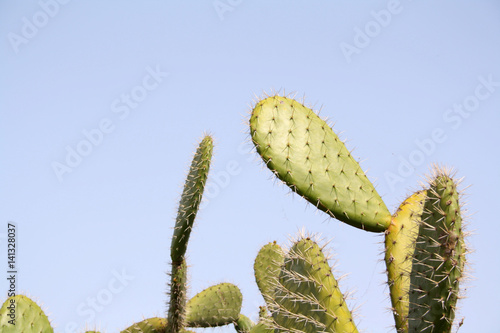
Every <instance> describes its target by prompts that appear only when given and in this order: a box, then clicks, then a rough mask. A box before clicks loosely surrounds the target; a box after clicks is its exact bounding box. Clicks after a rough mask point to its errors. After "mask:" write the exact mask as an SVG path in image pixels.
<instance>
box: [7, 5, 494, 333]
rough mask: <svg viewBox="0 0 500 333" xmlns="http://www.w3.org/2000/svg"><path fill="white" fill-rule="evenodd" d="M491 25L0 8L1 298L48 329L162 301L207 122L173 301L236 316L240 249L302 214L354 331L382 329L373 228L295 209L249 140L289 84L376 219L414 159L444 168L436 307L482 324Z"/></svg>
mask: <svg viewBox="0 0 500 333" xmlns="http://www.w3.org/2000/svg"><path fill="white" fill-rule="evenodd" d="M499 31H500V3H499V2H498V1H440V2H431V1H406V0H402V1H365V2H349V1H329V2H327V1H313V2H311V1H308V2H307V1H271V2H270V3H269V2H268V1H245V0H243V1H242V0H220V1H219V0H217V1H212V0H210V1H186V2H181V1H104V2H103V1H65V2H64V1H62V0H61V1H60V2H56V0H42V1H39V2H38V1H22V2H18V1H5V0H4V1H0V36H1V37H2V39H1V44H0V56H1V75H0V87H1V89H0V102H1V104H0V105H1V121H0V131H1V133H2V140H1V141H0V151H1V156H2V163H1V164H0V184H1V185H0V186H1V188H2V191H0V242H2V244H3V245H1V247H0V248H1V249H2V250H1V251H0V253H4V255H3V259H1V260H0V267H3V268H2V270H3V271H4V272H6V271H7V267H6V266H7V259H6V254H5V253H6V246H5V242H6V231H7V223H8V222H9V221H13V222H15V223H16V224H17V233H18V240H17V241H18V256H17V264H18V270H19V274H18V291H19V292H24V293H27V294H28V295H30V296H31V297H33V298H34V299H35V300H37V301H39V302H40V303H41V304H42V306H43V309H44V310H45V311H46V312H47V313H48V314H49V317H50V319H51V320H52V323H53V325H54V326H55V328H56V332H82V331H83V330H84V329H85V327H86V326H87V327H89V328H94V327H97V328H98V329H101V330H102V331H103V332H117V331H119V330H121V329H124V328H126V327H127V326H128V325H130V324H132V323H133V322H136V321H139V320H141V319H142V318H143V317H151V316H155V315H163V314H164V312H165V310H166V305H165V302H166V301H167V299H168V298H167V296H166V295H165V293H166V290H167V287H166V283H167V279H168V278H167V275H166V273H167V272H168V271H169V247H170V239H171V234H172V227H173V225H174V218H175V215H176V208H177V202H178V200H179V195H180V192H181V189H182V185H183V182H184V177H185V175H186V172H187V168H188V166H189V164H190V161H191V157H192V153H193V151H194V149H195V146H196V144H197V143H198V141H199V140H200V138H201V137H202V135H203V133H204V132H210V133H212V134H213V136H214V138H215V142H216V148H215V157H214V161H213V164H212V169H211V171H210V183H209V185H208V188H207V192H206V194H205V203H204V205H203V210H202V211H201V212H200V214H199V216H198V219H197V221H196V226H195V229H194V232H193V234H192V238H191V242H190V244H189V248H188V260H189V264H190V265H191V267H190V271H189V276H190V285H189V287H190V289H189V294H190V295H191V296H192V295H194V294H196V293H197V292H199V291H201V290H203V289H204V288H206V287H209V286H210V285H212V284H216V283H220V282H231V283H234V284H236V285H238V286H239V287H240V288H241V290H242V292H243V295H244V302H243V310H242V311H243V313H244V314H246V315H247V316H249V317H251V318H252V319H257V312H258V306H259V305H263V299H262V298H261V296H260V294H259V292H258V289H257V286H256V284H255V281H254V276H253V261H254V259H255V256H256V254H257V252H258V250H259V249H260V247H261V246H263V245H264V244H266V243H267V242H270V241H273V240H277V241H278V242H279V243H280V244H287V240H288V239H289V237H290V236H293V235H296V234H297V232H298V231H299V230H300V229H302V228H304V229H305V230H307V231H309V232H311V233H320V234H321V235H322V237H323V238H324V239H325V240H329V241H330V243H329V244H328V246H327V248H328V249H330V251H331V253H332V254H333V255H334V259H333V260H332V263H333V262H335V263H336V264H337V266H336V271H337V272H338V273H337V275H339V276H340V275H344V274H348V276H347V277H346V278H344V279H343V280H342V282H341V288H342V290H344V291H351V292H353V295H352V296H353V297H352V300H351V301H350V306H351V308H356V307H357V310H356V311H355V312H356V314H357V316H356V320H357V322H358V327H359V329H360V330H362V331H364V332H374V333H378V332H381V333H383V332H391V331H393V330H391V325H392V323H393V318H392V315H391V313H390V312H389V310H388V308H389V307H390V302H389V299H388V288H387V287H386V285H385V281H386V276H385V274H384V273H383V271H384V269H385V265H384V263H383V261H382V259H383V255H382V250H383V246H382V244H381V242H382V240H383V236H382V235H380V234H374V233H367V232H363V231H360V230H358V229H354V228H352V227H350V226H347V225H345V224H343V223H340V222H338V221H336V220H333V219H330V218H328V217H327V216H326V215H325V214H324V213H321V212H316V210H315V209H314V208H313V207H311V206H310V205H309V204H307V203H306V202H305V201H304V200H302V199H300V198H299V197H298V196H296V195H294V194H289V190H288V188H286V187H285V186H283V185H280V184H279V183H278V182H276V181H274V180H273V178H272V177H271V173H270V172H269V171H268V170H267V169H265V168H264V167H263V166H262V163H261V162H260V161H259V158H257V157H256V155H255V153H253V152H252V151H251V148H252V145H251V143H249V141H248V126H247V119H248V114H249V111H250V110H251V106H252V105H253V104H254V103H255V100H256V99H255V98H256V96H257V97H259V96H263V95H264V93H271V92H273V91H280V92H281V93H283V92H285V93H289V92H295V93H297V96H298V97H300V98H302V97H303V96H305V102H306V103H307V104H309V105H313V106H314V108H315V110H319V109H321V112H320V114H321V115H322V116H323V117H328V119H330V120H331V121H332V122H334V123H335V126H334V129H335V130H336V131H337V132H340V133H341V137H342V138H343V139H346V140H347V146H348V148H350V149H354V153H353V154H354V156H355V157H356V159H359V160H361V161H362V167H363V168H364V169H365V170H368V176H369V178H370V179H371V180H372V181H373V182H375V183H376V185H377V190H378V191H379V193H380V194H381V195H382V197H383V199H384V200H385V202H386V204H387V206H388V207H389V209H390V210H391V211H392V212H394V211H395V209H396V208H397V206H398V205H399V203H400V202H401V201H402V200H404V199H405V198H406V196H407V195H409V194H410V193H411V192H412V191H414V190H416V189H419V188H420V186H419V182H420V181H421V180H422V178H423V175H424V174H426V173H429V170H430V165H431V164H432V163H440V164H444V165H447V166H453V167H454V168H456V170H457V177H459V178H460V177H464V181H463V183H462V188H465V187H467V186H469V185H470V187H468V188H467V190H466V193H467V195H466V196H465V197H464V202H465V204H466V205H467V208H468V210H469V214H468V216H469V217H468V218H467V222H468V230H469V231H472V232H473V235H472V236H471V237H469V239H468V240H469V243H470V246H471V248H472V249H473V250H474V253H472V254H470V255H469V257H468V260H469V264H470V265H469V273H470V275H471V276H472V278H471V279H469V281H468V282H467V283H466V284H465V285H464V287H466V288H467V292H466V295H467V297H466V298H465V299H464V300H461V301H460V303H459V304H460V311H459V313H458V315H457V321H460V320H461V319H462V318H463V317H465V319H464V325H463V326H462V328H461V329H460V332H461V333H468V332H470V333H473V332H500V328H499V327H498V322H497V321H496V320H494V319H495V318H496V317H497V316H498V310H500V308H499V306H498V299H499V297H500V286H499V284H498V276H500V268H499V267H500V257H499V255H498V252H499V251H498V248H497V247H496V246H497V245H498V243H499V242H498V239H499V235H500V227H499V223H498V216H495V215H494V214H495V211H496V209H497V208H498V195H497V190H498V188H500V175H499V174H500V172H499V165H500V157H499V155H498V144H499V143H500V140H499V139H500V134H499V133H500V131H499V130H498V126H499V125H500V122H499V121H500V114H499V105H500V61H499V59H500V35H499ZM89 137H90V139H89ZM75 152H76V153H75ZM79 152H80V153H79ZM77 153H78V154H79V156H80V157H77V156H76V155H75V154H77ZM82 155H85V156H82ZM6 275H7V274H6V273H4V275H3V276H6ZM1 276H2V275H1V274H0V277H1ZM0 281H1V282H0V291H1V297H0V298H1V300H2V302H3V300H4V299H5V297H6V292H7V289H8V285H7V281H6V279H5V278H1V279H0ZM92 299H94V300H95V301H92ZM92 302H94V303H92ZM73 328H76V329H73ZM217 331H219V332H233V331H234V329H233V328H232V327H227V328H222V329H218V330H217Z"/></svg>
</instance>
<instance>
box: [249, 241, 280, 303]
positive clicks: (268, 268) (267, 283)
mask: <svg viewBox="0 0 500 333" xmlns="http://www.w3.org/2000/svg"><path fill="white" fill-rule="evenodd" d="M283 260H284V255H283V250H282V249H281V247H280V246H279V245H278V244H276V242H272V243H269V244H266V245H264V246H263V247H262V248H261V249H260V251H259V253H258V254H257V258H255V263H254V266H253V267H254V271H255V281H256V282H257V286H258V287H259V290H260V292H261V294H262V297H264V300H265V301H266V303H267V304H269V298H271V299H272V298H273V297H274V288H275V287H276V283H277V280H278V277H279V274H280V270H281V265H282V264H283Z"/></svg>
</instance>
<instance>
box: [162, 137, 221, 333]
mask: <svg viewBox="0 0 500 333" xmlns="http://www.w3.org/2000/svg"><path fill="white" fill-rule="evenodd" d="M212 151H213V140H212V138H211V137H210V136H208V135H207V136H205V137H204V138H203V140H202V141H201V143H200V145H199V147H198V149H197V150H196V153H195V154H194V157H193V161H192V163H191V168H190V169H189V173H188V175H187V179H186V183H185V185H184V190H183V192H182V196H181V200H180V203H179V209H178V213H177V219H176V221H175V228H174V235H173V237H172V244H171V246H170V258H171V260H172V272H171V274H170V304H169V308H168V324H167V325H168V330H169V332H172V333H177V332H179V331H180V330H181V329H182V328H184V327H185V322H184V321H185V315H186V302H187V299H186V285H187V275H186V274H187V265H186V259H185V254H186V249H187V244H188V240H189V236H190V235H191V230H192V229H193V224H194V219H195V217H196V214H197V212H198V209H199V207H200V203H201V199H202V196H203V190H204V188H205V183H206V180H207V177H208V171H209V169H210V161H211V158H212Z"/></svg>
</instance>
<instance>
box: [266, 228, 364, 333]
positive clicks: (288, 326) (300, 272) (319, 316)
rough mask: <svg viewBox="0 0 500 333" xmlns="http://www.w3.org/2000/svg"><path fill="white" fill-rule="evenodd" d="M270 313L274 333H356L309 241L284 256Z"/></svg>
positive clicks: (325, 261) (319, 251) (299, 242)
mask: <svg viewBox="0 0 500 333" xmlns="http://www.w3.org/2000/svg"><path fill="white" fill-rule="evenodd" d="M269 309H270V311H271V314H272V322H271V323H270V324H269V327H272V328H274V329H275V330H276V332H309V333H316V332H351V333H353V332H357V329H356V326H355V325H354V322H353V319H352V315H351V312H350V310H349V309H348V308H347V305H346V302H345V297H344V296H343V295H342V293H341V291H340V290H339V286H338V282H337V280H336V279H335V277H334V276H333V273H332V270H331V268H330V266H329V264H328V259H327V258H326V257H325V255H324V254H323V251H322V249H321V248H320V247H319V246H318V244H317V243H316V242H315V241H313V240H311V239H310V238H309V237H305V238H301V239H299V240H297V241H296V242H295V244H294V245H293V246H292V247H291V249H290V250H289V251H288V253H286V254H285V257H284V263H283V265H282V266H281V271H280V274H279V278H278V282H277V284H276V286H275V296H274V298H273V300H272V302H271V304H270V306H269Z"/></svg>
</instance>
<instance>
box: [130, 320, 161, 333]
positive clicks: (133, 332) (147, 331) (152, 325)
mask: <svg viewBox="0 0 500 333" xmlns="http://www.w3.org/2000/svg"><path fill="white" fill-rule="evenodd" d="M166 327H167V321H166V320H165V318H158V317H155V318H148V319H144V320H143V321H140V322H138V323H135V324H133V325H132V326H130V327H127V328H126V329H124V330H123V331H121V332H120V333H163V332H165V330H166Z"/></svg>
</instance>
